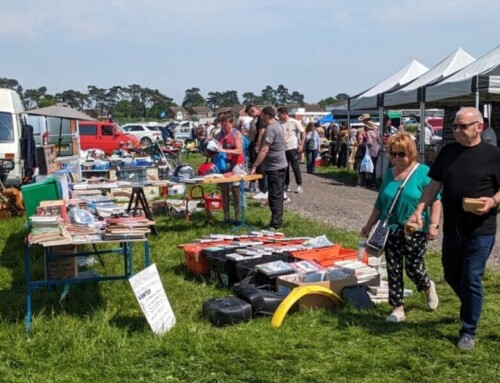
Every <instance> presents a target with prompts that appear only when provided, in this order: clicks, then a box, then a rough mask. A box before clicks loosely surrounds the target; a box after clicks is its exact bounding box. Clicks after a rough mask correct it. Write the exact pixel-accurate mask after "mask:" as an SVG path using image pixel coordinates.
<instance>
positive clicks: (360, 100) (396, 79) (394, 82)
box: [349, 60, 429, 110]
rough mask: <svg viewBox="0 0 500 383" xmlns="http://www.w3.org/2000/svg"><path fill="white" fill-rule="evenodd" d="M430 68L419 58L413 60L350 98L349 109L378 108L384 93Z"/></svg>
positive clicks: (406, 82)
mask: <svg viewBox="0 0 500 383" xmlns="http://www.w3.org/2000/svg"><path fill="white" fill-rule="evenodd" d="M428 70H429V68H427V67H426V66H425V65H423V64H421V63H419V62H418V61H417V60H412V61H411V62H410V63H408V64H407V65H405V66H404V67H403V68H401V69H400V70H399V71H397V72H396V73H394V74H393V75H392V76H390V77H388V78H386V79H385V80H384V81H382V82H380V83H379V84H377V85H375V86H374V87H372V88H370V89H368V90H367V91H365V92H363V93H361V94H359V95H357V96H354V97H352V98H350V99H349V109H350V110H358V109H376V108H378V107H379V106H381V105H380V104H381V103H380V101H381V100H380V97H381V95H383V93H385V92H388V91H391V90H394V89H397V88H399V87H401V86H403V85H405V84H408V83H409V82H411V81H413V80H414V79H416V78H417V77H419V76H421V75H422V74H424V73H425V72H427V71H428Z"/></svg>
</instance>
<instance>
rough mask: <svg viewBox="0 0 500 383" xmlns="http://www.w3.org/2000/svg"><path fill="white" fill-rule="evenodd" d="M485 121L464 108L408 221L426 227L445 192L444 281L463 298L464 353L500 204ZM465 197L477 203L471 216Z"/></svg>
mask: <svg viewBox="0 0 500 383" xmlns="http://www.w3.org/2000/svg"><path fill="white" fill-rule="evenodd" d="M482 130H483V117H482V115H481V113H480V111H479V110H478V109H476V108H471V107H467V108H463V109H461V110H460V111H459V112H458V113H457V115H456V117H455V121H454V124H453V135H454V136H455V140H456V142H454V143H451V144H448V145H445V146H444V147H443V148H442V149H441V151H440V152H439V155H438V157H437V158H436V161H435V162H434V164H433V165H432V167H431V170H430V171H429V177H430V178H431V179H432V181H431V183H430V184H429V185H428V186H427V187H426V189H425V190H424V193H423V195H422V198H421V200H420V203H419V204H418V206H417V209H416V210H415V212H414V213H413V215H412V216H411V217H410V218H409V220H408V222H414V223H416V224H417V225H419V226H422V212H423V211H424V208H425V207H426V206H429V205H430V204H431V203H432V201H433V200H434V198H435V196H436V194H437V193H438V192H439V191H440V190H441V188H442V203H443V213H444V217H443V218H444V219H443V222H444V225H443V245H442V264H443V271H444V278H445V280H446V282H447V283H448V284H449V285H450V286H451V288H452V289H453V291H454V292H455V294H456V295H457V297H458V298H459V299H460V320H461V322H462V328H461V329H460V332H459V335H460V339H459V342H458V344H457V346H458V348H459V349H460V350H462V351H470V350H472V349H474V345H475V337H476V330H477V326H478V323H479V318H480V316H481V309H482V304H483V286H482V282H481V278H482V276H483V273H484V269H485V267H486V261H487V260H488V257H489V256H490V253H491V250H492V248H493V245H494V244H495V234H496V219H497V205H498V203H499V202H500V191H499V190H500V151H499V150H498V149H497V148H496V147H494V146H492V145H489V144H487V143H485V142H484V141H481V132H482ZM464 198H476V199H477V200H478V201H479V207H478V208H476V209H475V210H474V211H473V212H469V211H465V210H464V208H463V204H462V202H463V199H464Z"/></svg>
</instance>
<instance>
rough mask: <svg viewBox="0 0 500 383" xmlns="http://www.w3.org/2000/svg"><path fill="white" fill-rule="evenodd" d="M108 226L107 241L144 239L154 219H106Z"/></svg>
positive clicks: (105, 234)
mask: <svg viewBox="0 0 500 383" xmlns="http://www.w3.org/2000/svg"><path fill="white" fill-rule="evenodd" d="M106 223H107V227H106V231H105V233H104V235H103V239H104V240H107V241H114V240H120V239H123V240H128V239H143V238H146V234H149V233H150V232H151V229H150V226H151V225H154V224H155V222H154V221H150V220H148V219H147V218H144V217H120V218H108V219H106Z"/></svg>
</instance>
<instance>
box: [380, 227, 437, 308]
mask: <svg viewBox="0 0 500 383" xmlns="http://www.w3.org/2000/svg"><path fill="white" fill-rule="evenodd" d="M426 247H427V233H424V232H421V231H416V232H414V233H412V234H410V235H405V233H404V230H403V228H397V229H396V230H395V231H393V232H392V231H391V232H390V233H389V237H388V238H387V242H386V245H385V258H386V260H387V277H388V280H389V303H390V305H391V306H393V307H398V306H402V305H403V303H404V281H403V267H404V268H405V269H406V275H408V277H409V278H410V279H411V281H412V282H413V283H414V284H415V286H416V288H417V291H423V290H427V289H428V288H429V287H430V279H429V275H428V274H427V271H426V270H425V263H424V255H425V249H426Z"/></svg>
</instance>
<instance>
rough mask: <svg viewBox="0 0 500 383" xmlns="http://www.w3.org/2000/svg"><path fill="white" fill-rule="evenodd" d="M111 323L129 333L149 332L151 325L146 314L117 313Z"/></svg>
mask: <svg viewBox="0 0 500 383" xmlns="http://www.w3.org/2000/svg"><path fill="white" fill-rule="evenodd" d="M109 323H110V324H111V325H112V326H115V327H117V328H120V329H125V330H127V333H129V334H133V333H145V332H149V331H150V329H149V325H148V322H147V320H146V318H145V317H144V316H131V315H123V316H122V315H115V316H114V317H113V318H112V319H111V320H110V321H109Z"/></svg>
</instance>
